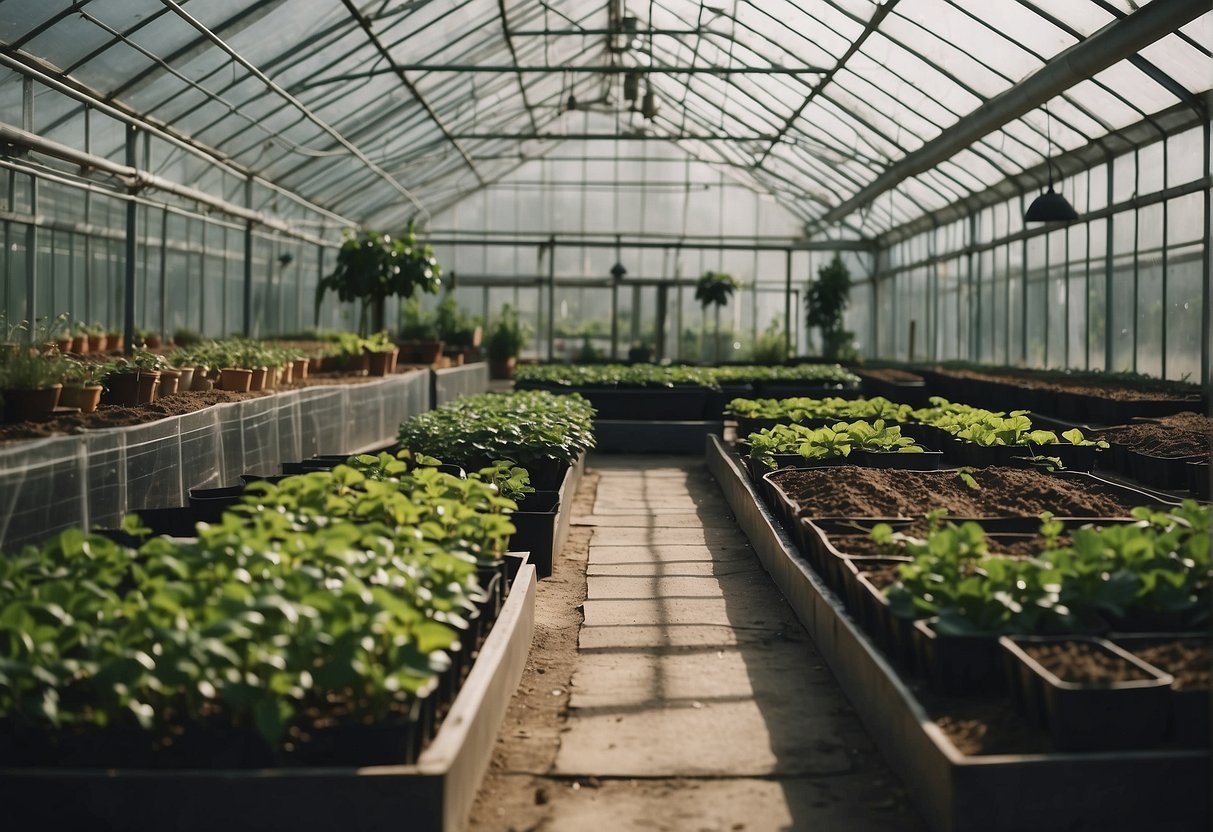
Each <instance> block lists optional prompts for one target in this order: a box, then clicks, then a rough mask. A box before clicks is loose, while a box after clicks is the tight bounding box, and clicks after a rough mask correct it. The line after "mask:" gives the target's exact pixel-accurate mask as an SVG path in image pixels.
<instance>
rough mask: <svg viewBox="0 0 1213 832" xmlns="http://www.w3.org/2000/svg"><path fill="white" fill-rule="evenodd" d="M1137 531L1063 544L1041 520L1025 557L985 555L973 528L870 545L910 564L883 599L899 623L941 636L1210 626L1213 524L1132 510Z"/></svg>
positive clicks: (1100, 532)
mask: <svg viewBox="0 0 1213 832" xmlns="http://www.w3.org/2000/svg"><path fill="white" fill-rule="evenodd" d="M1133 516H1134V517H1135V518H1136V519H1137V522H1136V523H1132V524H1119V525H1110V526H1084V527H1082V528H1080V529H1075V530H1073V531H1072V532H1071V533H1070V540H1069V542H1068V543H1064V544H1063V543H1062V542H1061V540H1060V534H1061V532H1062V527H1061V524H1060V523H1059V522H1057V521H1056V520H1054V519H1053V518H1052V516H1051V515H1047V514H1046V515H1042V517H1041V520H1042V522H1041V529H1040V531H1041V535H1042V537H1043V538H1044V544H1045V548H1044V549H1043V551H1041V552H1040V553H1039V554H1037V555H1036V556H1034V557H1031V558H1022V557H1021V558H1017V557H1009V556H1000V555H991V554H990V553H989V546H988V542H987V538H986V536H985V533H984V530H983V529H982V528H981V526H980V525H979V524H977V523H973V522H968V523H964V524H963V525H960V526H957V525H955V524H952V523H948V524H946V525H943V526H942V527H941V526H937V525H936V526H934V527H933V528H931V530H930V531H929V532H928V534H927V535H926V537H924V538H914V537H911V536H908V535H903V534H900V533H895V532H893V531H892V530H891V529H889V528H888V527H887V526H885V527H878V528H877V529H874V530H873V533H872V537H873V539H874V540H875V541H876V542H877V543H878V544H880V546H881V547H882V550H883V551H884V552H886V553H888V554H893V553H896V554H903V555H908V556H910V557H912V558H913V561H912V562H911V563H908V564H905V565H903V566H901V567H900V569H899V572H900V579H899V581H898V582H897V583H896V584H894V585H893V586H891V587H889V588H888V589H887V590H886V594H887V595H888V598H889V601H890V604H891V605H892V609H893V612H894V613H895V614H896V615H899V616H902V617H905V618H919V617H927V616H939V623H938V625H937V626H936V629H937V631H938V632H940V633H941V634H944V635H967V634H974V633H993V634H997V633H1067V632H1084V631H1091V630H1100V629H1102V628H1103V627H1107V626H1110V627H1112V628H1114V629H1115V628H1116V627H1118V626H1125V625H1126V624H1128V625H1129V626H1141V623H1142V622H1143V621H1144V622H1149V621H1152V620H1153V621H1161V622H1172V621H1179V622H1182V623H1181V626H1182V627H1200V626H1206V625H1207V623H1208V621H1209V616H1210V609H1211V607H1210V602H1211V601H1213V598H1211V596H1210V578H1211V570H1210V555H1209V551H1210V536H1209V531H1210V518H1211V517H1213V509H1210V508H1209V507H1208V506H1202V505H1199V504H1198V503H1196V502H1194V501H1191V500H1189V501H1186V502H1185V503H1184V504H1183V505H1182V506H1181V507H1179V508H1176V509H1173V510H1169V511H1157V510H1154V509H1150V508H1137V509H1134V510H1133Z"/></svg>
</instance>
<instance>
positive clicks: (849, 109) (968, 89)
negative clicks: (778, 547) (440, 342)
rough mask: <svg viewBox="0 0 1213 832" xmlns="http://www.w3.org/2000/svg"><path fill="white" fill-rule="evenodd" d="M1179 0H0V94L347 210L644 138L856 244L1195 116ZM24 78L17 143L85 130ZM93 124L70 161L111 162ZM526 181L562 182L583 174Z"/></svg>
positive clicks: (1184, 12) (1187, 23)
mask: <svg viewBox="0 0 1213 832" xmlns="http://www.w3.org/2000/svg"><path fill="white" fill-rule="evenodd" d="M1201 5H1202V4H1201V3H1199V2H1188V0H1153V2H1145V1H1144V0H886V2H883V3H879V2H874V0H796V1H795V2H794V1H793V0H719V2H717V3H713V4H708V3H705V2H702V0H696V1H693V0H648V2H642V1H641V0H591V1H590V2H576V0H340V2H338V1H337V0H205V1H204V0H77V1H76V2H69V0H0V42H2V43H3V50H0V51H2V52H3V55H2V56H0V57H3V58H4V59H5V60H6V66H4V67H0V85H3V84H11V83H12V82H13V80H14V79H15V78H16V77H17V71H18V70H19V69H20V67H21V66H22V65H24V66H33V67H36V68H37V69H38V70H39V71H42V72H47V73H49V74H50V75H52V77H55V78H58V79H60V80H67V81H69V82H70V83H72V84H73V85H76V86H77V87H82V88H84V89H86V90H89V91H92V92H94V93H96V94H97V95H98V96H99V97H101V99H102V100H105V101H108V102H113V103H115V104H116V105H118V106H120V107H121V108H124V109H125V110H126V111H128V112H130V113H134V114H137V115H138V116H140V117H144V118H146V119H148V120H150V121H152V122H154V123H156V124H158V125H162V126H163V127H164V128H165V129H166V130H168V131H171V132H172V133H174V134H176V135H177V136H179V137H182V138H185V139H187V140H188V141H189V142H191V143H195V144H197V145H198V146H200V147H201V148H203V149H204V150H205V151H206V152H207V153H209V154H211V155H214V156H217V157H218V158H221V159H224V160H227V161H229V162H230V163H231V164H232V165H234V166H236V167H237V168H239V169H241V170H244V171H247V172H251V173H254V174H256V175H258V176H260V177H262V178H264V179H266V180H269V181H270V182H273V183H275V184H276V185H278V186H280V187H281V188H282V189H284V190H286V191H289V192H292V193H295V194H298V195H299V196H301V197H303V198H304V199H306V200H309V201H311V202H312V203H314V204H316V205H319V206H321V207H323V208H325V209H327V210H329V211H331V212H333V213H335V214H338V215H340V216H343V217H346V218H349V219H351V220H353V221H356V222H361V223H365V224H368V225H375V226H386V227H390V226H392V225H394V224H397V223H400V222H402V221H403V220H404V219H407V218H408V217H410V216H414V215H420V216H422V217H426V216H428V215H432V214H434V213H437V212H439V211H443V210H445V209H447V208H449V207H451V206H452V205H454V204H456V203H458V202H459V201H460V200H461V199H464V198H466V197H467V196H468V195H470V194H473V193H476V192H478V191H481V190H483V189H485V188H486V187H491V186H492V185H493V183H495V182H498V181H501V180H502V179H503V178H505V177H508V176H509V175H510V174H511V173H512V172H514V171H515V170H517V169H520V168H523V167H524V166H525V165H527V163H528V162H533V161H535V160H539V159H543V158H545V157H548V156H551V155H555V156H556V157H558V158H560V159H561V160H567V159H570V158H573V157H575V156H577V155H584V156H585V157H587V158H592V157H601V156H610V155H611V154H612V153H615V154H616V155H618V149H617V148H618V146H619V145H620V144H626V145H627V147H628V148H630V150H629V151H628V152H629V153H631V154H632V155H634V150H632V149H634V148H635V147H636V146H638V145H641V144H647V143H651V142H659V143H661V144H662V145H663V147H675V148H677V149H678V153H679V154H681V155H682V156H684V157H685V158H687V159H689V160H692V161H693V162H694V163H695V164H696V165H700V164H701V163H702V164H706V165H709V166H711V167H715V168H717V169H718V170H720V171H722V172H725V173H727V174H728V175H729V176H730V177H731V178H733V179H741V180H744V181H745V182H746V183H747V186H751V187H754V188H757V189H760V190H761V191H762V192H764V193H766V194H769V195H771V196H773V197H774V198H775V199H776V200H777V201H778V202H779V203H780V204H781V205H782V206H783V207H784V208H785V209H786V210H787V212H788V213H789V214H790V215H791V216H792V217H795V218H796V220H797V221H798V222H800V223H802V224H803V227H804V228H805V229H806V230H808V231H810V232H811V231H815V230H822V229H824V228H825V227H827V226H829V227H830V228H833V227H834V226H836V225H839V224H840V225H841V227H842V228H843V229H844V231H845V233H848V234H850V235H858V236H864V237H874V236H877V235H879V234H881V233H883V232H885V231H888V230H890V229H892V228H896V227H897V226H900V225H902V224H904V223H906V222H909V221H912V220H914V219H916V218H918V217H921V216H922V215H923V214H925V213H929V212H931V211H933V210H937V209H939V208H942V207H945V206H948V205H950V204H952V203H955V202H956V201H957V200H960V199H963V198H965V197H968V196H970V195H973V194H976V193H980V192H982V191H984V190H986V189H987V188H989V187H990V186H992V185H994V184H996V183H999V182H1001V181H1003V180H1005V179H1006V178H1008V177H1009V176H1013V175H1015V174H1017V173H1021V172H1022V171H1024V170H1028V169H1032V168H1035V167H1037V166H1038V165H1040V164H1041V163H1042V162H1043V161H1044V160H1045V159H1046V158H1047V157H1049V156H1050V155H1056V154H1057V153H1059V152H1061V151H1065V150H1071V149H1075V148H1079V147H1083V146H1086V145H1089V144H1091V143H1092V142H1095V141H1097V140H1099V139H1101V138H1102V137H1104V136H1106V135H1107V134H1109V133H1112V132H1115V131H1117V130H1120V129H1121V128H1125V127H1127V126H1129V125H1133V124H1137V123H1139V122H1142V121H1143V120H1147V119H1148V118H1149V117H1150V116H1152V115H1154V114H1156V113H1159V112H1161V111H1163V110H1167V109H1168V108H1173V107H1182V106H1191V107H1197V108H1200V107H1203V106H1204V104H1203V100H1202V98H1201V97H1200V96H1201V94H1202V93H1205V92H1207V91H1208V89H1209V87H1210V81H1211V80H1213V58H1211V55H1210V43H1211V41H1213V12H1209V11H1205V10H1206V9H1207V8H1208V4H1207V3H1204V4H1203V5H1204V8H1203V9H1202V8H1201ZM1154 7H1169V8H1170V9H1172V10H1174V13H1175V14H1176V15H1178V16H1179V17H1177V21H1178V22H1175V23H1174V24H1173V25H1171V26H1170V27H1169V28H1168V29H1167V30H1166V31H1165V32H1163V33H1162V35H1161V37H1159V38H1151V40H1153V41H1154V42H1152V43H1150V42H1147V43H1145V44H1140V45H1137V46H1135V47H1133V48H1135V49H1136V50H1137V51H1122V52H1121V53H1119V54H1113V53H1111V52H1109V51H1108V49H1103V50H1101V51H1103V53H1104V54H1106V55H1110V57H1109V58H1108V59H1106V60H1105V61H1104V62H1103V63H1104V64H1106V66H1103V67H1102V68H1099V69H1098V71H1095V72H1094V74H1093V75H1092V76H1091V77H1075V78H1073V79H1072V81H1070V82H1067V83H1066V84H1065V85H1064V86H1062V87H1060V88H1059V89H1060V90H1061V91H1060V92H1059V93H1056V94H1052V95H1050V96H1046V97H1045V98H1044V100H1038V101H1033V102H1030V103H1031V106H1030V108H1029V109H1027V110H1026V112H1019V113H1011V114H1010V115H1008V117H1007V118H1006V119H1003V120H1002V123H1000V124H998V125H997V126H996V127H994V128H993V129H992V130H990V131H987V132H986V133H985V134H984V135H977V136H970V137H967V141H965V142H962V144H961V145H960V149H959V150H958V151H953V152H951V153H948V154H947V156H946V157H944V158H943V159H942V161H937V162H934V163H933V164H932V165H931V166H929V167H928V168H927V169H925V170H918V171H915V170H906V169H904V166H901V167H899V165H898V163H899V162H900V161H902V160H903V159H906V158H907V155H908V154H914V153H915V152H916V151H921V152H922V153H927V152H928V151H930V150H931V149H932V147H933V145H932V143H933V142H935V141H936V140H942V139H941V137H942V138H943V139H946V138H949V137H950V136H952V134H954V133H955V132H956V130H958V129H963V126H964V123H965V121H966V118H967V117H969V116H971V115H973V114H975V113H978V112H980V111H982V110H983V108H985V109H993V107H992V105H989V104H988V102H990V101H991V99H994V100H995V101H996V103H997V102H1000V101H1001V100H1002V99H1000V96H1003V94H1004V93H1006V92H1007V91H1008V90H1010V89H1012V88H1013V87H1015V86H1016V85H1018V84H1019V83H1020V82H1023V81H1025V79H1029V78H1032V77H1034V76H1037V75H1038V74H1042V73H1053V72H1061V71H1064V70H1065V69H1066V68H1067V67H1068V66H1071V62H1069V61H1054V59H1055V58H1057V56H1058V55H1059V54H1060V53H1062V52H1064V51H1066V50H1070V49H1080V48H1081V45H1082V44H1083V42H1084V41H1086V39H1088V38H1091V37H1103V36H1107V35H1108V34H1109V33H1113V34H1115V33H1117V32H1119V33H1122V34H1124V33H1127V32H1129V30H1132V29H1135V28H1136V27H1137V26H1138V24H1139V23H1141V24H1142V25H1143V26H1144V22H1143V20H1144V18H1143V16H1144V15H1149V14H1151V13H1152V12H1153V11H1157V10H1158V9H1155V8H1154ZM1202 12H1203V14H1202ZM1122 56H1123V57H1122ZM1114 58H1119V60H1115V61H1114V62H1111V63H1110V64H1109V63H1108V61H1111V60H1112V59H1114ZM1073 63H1075V64H1078V63H1079V62H1078V61H1075V62H1073ZM1081 65H1083V66H1089V65H1090V64H1081ZM43 92H44V90H41V89H40V90H39V94H37V95H36V96H35V100H34V112H35V114H36V117H35V123H36V124H37V125H39V130H38V132H41V133H43V134H44V135H48V136H61V138H58V139H57V140H59V141H63V142H66V143H69V144H78V143H80V142H82V141H84V140H85V139H84V133H85V131H82V130H80V129H79V128H78V127H74V126H72V125H71V124H70V122H71V121H72V120H73V119H76V120H79V119H81V117H82V116H81V114H82V112H83V111H82V110H81V108H80V107H78V106H77V107H64V106H63V105H62V104H61V103H58V102H56V101H55V100H52V99H56V98H57V97H58V93H56V94H54V95H44V94H42V93H43ZM46 92H49V90H46ZM646 102H647V103H648V104H649V106H648V107H647V108H646ZM646 109H647V110H648V112H647V114H646V112H644V111H645V110H646ZM1046 110H1047V113H1046ZM1011 116H1013V117H1011ZM1206 117H1207V115H1206ZM69 137H70V138H69ZM104 138H106V135H105V134H103V135H102V136H101V137H100V138H99V137H98V136H92V137H91V139H89V141H90V142H91V152H94V153H97V154H99V155H105V156H107V157H108V158H111V159H116V158H121V153H120V150H119V149H118V148H115V147H103V146H98V142H99V141H100V140H102V139H104ZM110 138H111V139H113V140H116V141H119V142H120V141H121V138H122V137H121V132H120V131H112V136H110ZM613 148H614V150H613ZM570 151H572V153H570ZM665 155H666V154H663V157H664V156H665ZM911 158H914V157H911ZM184 169H186V170H192V169H193V168H192V167H190V166H184ZM545 170H547V171H548V172H549V173H551V175H552V176H553V177H567V179H564V178H562V179H560V181H553V184H554V185H556V186H561V187H575V186H576V185H577V184H578V182H577V178H578V177H579V176H581V175H582V173H581V172H580V171H579V168H578V166H577V165H575V164H567V165H566V164H561V165H552V166H548V167H547V168H545ZM686 170H688V171H689V170H690V168H689V167H687V168H686ZM194 173H195V174H196V173H197V172H196V171H194ZM893 174H896V176H894V179H893V181H891V182H888V183H887V186H885V185H881V186H880V187H879V188H873V187H872V186H873V183H874V182H877V181H878V177H881V176H882V175H885V176H892V175H893ZM670 175H671V176H677V175H680V173H679V172H678V171H674V172H672V173H671V174H670ZM686 175H687V176H690V175H691V174H690V173H687V174H686ZM696 175H700V174H696ZM667 178H668V177H667ZM185 184H190V185H194V184H195V183H193V182H186V183H185ZM687 184H688V186H689V185H690V184H691V183H690V182H689V181H688V183H687ZM226 190H228V191H230V190H231V188H230V187H228V188H227V189H226ZM225 196H228V197H230V193H229V194H225ZM857 196H858V198H859V202H858V204H854V205H850V203H851V202H854V201H855V198H856V197H857ZM839 206H844V208H843V209H842V213H843V215H842V216H835V215H832V214H831V212H833V214H838V213H839V211H838V210H836V209H838V207H839ZM846 206H849V207H846Z"/></svg>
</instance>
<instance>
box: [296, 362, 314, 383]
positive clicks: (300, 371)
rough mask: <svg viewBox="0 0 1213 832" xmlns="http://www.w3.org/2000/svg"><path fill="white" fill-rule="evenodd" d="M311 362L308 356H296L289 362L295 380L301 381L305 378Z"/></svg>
mask: <svg viewBox="0 0 1213 832" xmlns="http://www.w3.org/2000/svg"><path fill="white" fill-rule="evenodd" d="M311 363H312V362H311V359H308V358H296V359H295V360H294V361H292V362H291V365H292V367H293V370H294V376H295V381H303V380H304V379H305V378H307V371H308V370H309V369H310V368H311Z"/></svg>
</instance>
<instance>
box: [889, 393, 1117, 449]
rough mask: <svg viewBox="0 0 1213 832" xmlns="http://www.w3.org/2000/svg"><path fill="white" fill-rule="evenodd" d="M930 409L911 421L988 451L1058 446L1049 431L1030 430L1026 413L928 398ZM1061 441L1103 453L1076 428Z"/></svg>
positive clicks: (1099, 443)
mask: <svg viewBox="0 0 1213 832" xmlns="http://www.w3.org/2000/svg"><path fill="white" fill-rule="evenodd" d="M930 403H931V407H927V408H921V409H919V410H915V411H913V413H912V414H911V415H912V417H913V418H914V419H915V420H917V421H919V422H921V423H923V424H927V425H934V426H935V427H937V428H940V429H942V430H945V431H947V432H948V433H950V434H952V435H953V436H955V437H956V438H957V439H961V440H963V441H965V442H972V443H974V444H977V445H983V446H986V447H991V446H995V445H1012V446H1014V445H1022V446H1025V447H1027V448H1029V449H1037V448H1042V447H1045V446H1048V445H1056V444H1058V443H1059V440H1058V437H1057V434H1056V433H1054V432H1053V431H1050V430H1040V429H1037V428H1033V426H1032V420H1031V419H1029V418H1028V412H1029V411H1027V410H1012V411H1011V412H1010V413H1000V412H996V411H991V410H985V409H984V408H980V407H971V406H969V405H964V404H955V403H953V402H949V401H948V400H947V399H943V398H940V397H938V396H932V397H931V399H930ZM1061 438H1062V439H1065V440H1066V442H1068V443H1070V444H1071V445H1079V446H1095V447H1098V448H1100V449H1106V448H1107V447H1108V443H1107V442H1105V441H1104V440H1102V439H1100V440H1090V439H1087V438H1086V437H1085V436H1083V433H1082V431H1081V430H1079V429H1078V428H1073V429H1072V430H1068V431H1065V432H1064V433H1062V435H1061Z"/></svg>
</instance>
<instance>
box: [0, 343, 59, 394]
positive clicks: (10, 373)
mask: <svg viewBox="0 0 1213 832" xmlns="http://www.w3.org/2000/svg"><path fill="white" fill-rule="evenodd" d="M67 370H68V363H67V361H66V360H65V359H63V358H62V357H60V356H59V354H58V353H55V352H48V353H42V352H39V351H37V350H32V349H27V348H25V347H14V348H13V349H11V350H7V351H4V352H0V390H45V389H46V388H48V387H52V386H54V385H56V384H59V383H60V382H62V381H63V377H64V375H65V374H66V372H67Z"/></svg>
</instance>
